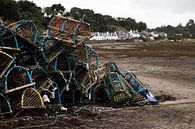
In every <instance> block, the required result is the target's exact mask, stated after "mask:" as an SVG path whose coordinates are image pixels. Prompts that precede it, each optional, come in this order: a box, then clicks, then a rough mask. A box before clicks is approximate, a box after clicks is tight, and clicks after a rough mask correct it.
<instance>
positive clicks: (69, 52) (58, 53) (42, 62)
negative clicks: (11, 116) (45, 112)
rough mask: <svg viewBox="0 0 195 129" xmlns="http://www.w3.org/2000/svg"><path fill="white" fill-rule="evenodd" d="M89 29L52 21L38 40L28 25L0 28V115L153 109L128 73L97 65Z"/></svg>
mask: <svg viewBox="0 0 195 129" xmlns="http://www.w3.org/2000/svg"><path fill="white" fill-rule="evenodd" d="M91 37H92V35H91V31H90V25H89V24H88V23H86V22H83V21H78V20H75V19H72V18H68V17H59V16H54V17H53V18H52V19H51V21H50V23H49V25H48V30H47V32H45V33H44V35H41V36H40V35H39V34H38V31H37V28H36V26H35V24H34V23H33V22H32V21H31V20H20V21H18V22H15V23H12V24H10V25H8V26H3V25H2V26H0V114H1V115H2V114H7V113H12V112H13V111H18V110H20V109H34V108H37V109H41V108H46V107H47V106H48V105H56V106H57V107H60V108H61V109H62V110H63V109H65V108H64V107H63V105H66V104H80V103H88V102H97V101H102V102H105V103H112V104H119V103H127V102H130V103H131V104H138V105H144V104H157V103H158V101H157V100H156V99H155V97H154V96H153V95H152V94H151V93H150V92H149V91H148V89H147V88H145V86H144V85H143V84H142V83H141V82H140V81H139V80H138V79H137V77H136V76H135V75H134V74H132V73H131V72H127V73H125V74H122V73H121V72H120V71H119V69H118V67H117V65H116V64H115V62H108V63H106V64H104V65H102V64H100V62H99V57H98V54H97V53H96V51H95V50H94V49H93V48H92V46H91V45H87V44H86V43H87V42H88V41H89V39H90V38H91Z"/></svg>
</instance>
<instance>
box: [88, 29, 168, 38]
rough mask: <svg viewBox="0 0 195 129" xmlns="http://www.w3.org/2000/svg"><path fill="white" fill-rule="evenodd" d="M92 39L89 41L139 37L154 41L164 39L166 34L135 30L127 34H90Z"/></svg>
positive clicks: (121, 32) (120, 32) (119, 32)
mask: <svg viewBox="0 0 195 129" xmlns="http://www.w3.org/2000/svg"><path fill="white" fill-rule="evenodd" d="M92 35H93V37H92V38H91V39H90V40H126V39H139V38H140V37H142V38H144V39H150V40H156V39H159V38H161V39H165V38H167V34H166V33H164V32H160V33H158V32H155V31H152V32H148V31H142V32H138V31H137V30H130V31H129V32H123V31H118V32H92Z"/></svg>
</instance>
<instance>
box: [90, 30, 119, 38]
mask: <svg viewBox="0 0 195 129" xmlns="http://www.w3.org/2000/svg"><path fill="white" fill-rule="evenodd" d="M92 35H93V37H92V38H91V39H90V40H118V39H119V38H118V35H117V33H116V32H114V33H109V32H105V33H100V32H92Z"/></svg>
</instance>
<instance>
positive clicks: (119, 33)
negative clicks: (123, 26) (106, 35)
mask: <svg viewBox="0 0 195 129" xmlns="http://www.w3.org/2000/svg"><path fill="white" fill-rule="evenodd" d="M117 34H118V38H119V39H120V40H124V39H128V38H129V35H128V33H125V32H122V31H119V32H117Z"/></svg>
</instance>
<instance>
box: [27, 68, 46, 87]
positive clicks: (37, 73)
mask: <svg viewBox="0 0 195 129" xmlns="http://www.w3.org/2000/svg"><path fill="white" fill-rule="evenodd" d="M30 74H31V76H32V80H33V82H35V88H36V89H39V88H40V86H41V84H42V85H46V84H47V83H46V82H47V78H48V77H49V75H48V73H47V72H46V71H45V70H44V69H43V68H42V67H34V68H32V69H31V70H30ZM44 83H45V84H44Z"/></svg>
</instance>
